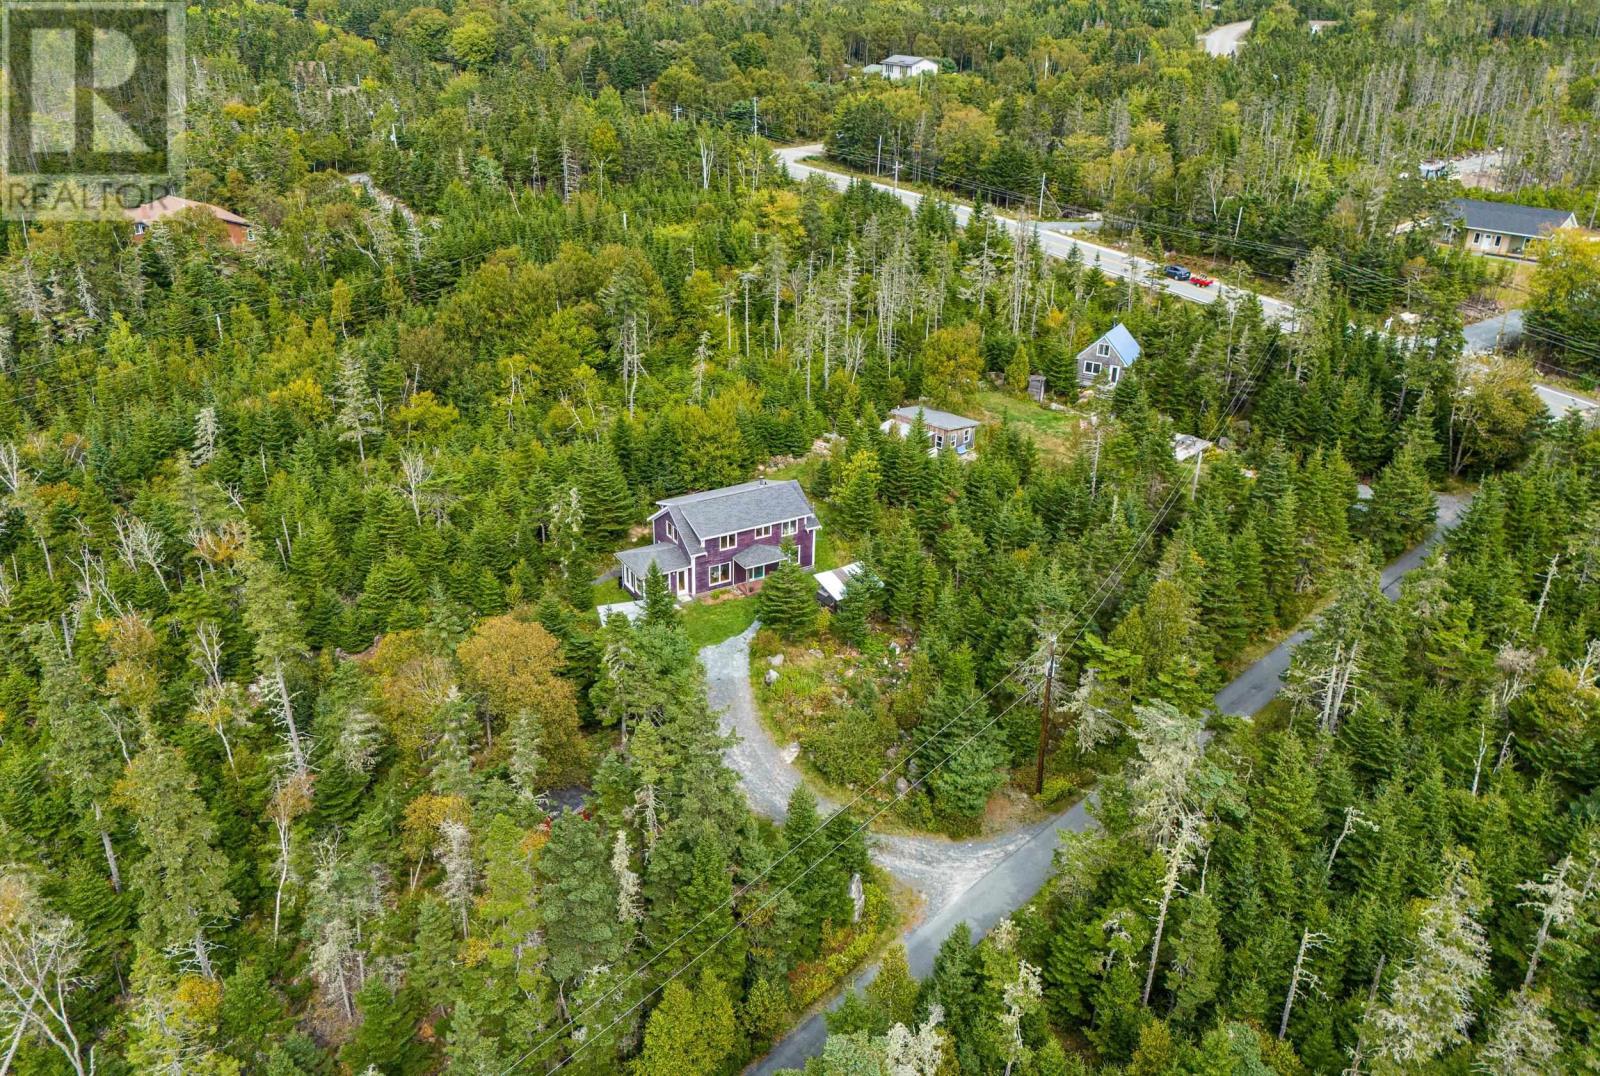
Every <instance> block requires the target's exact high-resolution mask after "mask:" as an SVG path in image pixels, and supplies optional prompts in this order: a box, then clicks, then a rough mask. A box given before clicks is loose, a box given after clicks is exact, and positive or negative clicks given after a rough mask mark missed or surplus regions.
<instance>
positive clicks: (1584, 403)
mask: <svg viewBox="0 0 1600 1076" xmlns="http://www.w3.org/2000/svg"><path fill="white" fill-rule="evenodd" d="M1239 26H1243V27H1244V29H1245V30H1248V29H1249V26H1250V24H1249V23H1248V22H1245V23H1231V24H1229V26H1223V27H1218V28H1217V29H1216V30H1214V31H1212V32H1213V33H1217V32H1220V31H1222V30H1229V29H1232V28H1234V27H1239ZM1243 32H1244V31H1243V30H1241V31H1239V33H1240V34H1242V33H1243ZM776 152H777V155H778V157H779V158H780V159H781V160H782V161H783V163H784V165H785V166H786V167H787V168H788V169H789V174H790V175H791V176H793V177H794V178H795V179H797V180H804V179H806V178H808V177H810V176H821V177H823V178H824V179H825V180H827V181H828V182H829V183H831V184H832V185H833V186H835V187H837V188H838V189H840V190H844V189H845V188H847V187H848V186H849V185H850V183H851V181H852V179H853V177H852V176H848V175H845V174H844V173H842V172H835V171H833V170H831V169H828V168H819V167H817V166H816V165H814V164H807V163H806V158H807V157H820V156H822V153H823V146H822V143H820V142H813V143H810V144H808V145H804V146H788V147H785V148H781V149H779V150H777V151H776ZM872 185H873V186H874V187H876V188H878V189H879V190H881V191H887V192H888V193H890V194H893V195H894V196H895V197H896V198H899V199H900V201H902V202H904V203H905V204H906V205H908V206H910V207H911V208H912V209H915V208H916V207H917V206H918V205H919V204H920V203H921V202H922V195H921V194H919V193H918V192H916V191H911V190H903V189H901V188H900V187H899V185H897V184H892V183H878V182H874V183H873V184H872ZM949 205H950V208H951V209H952V211H954V213H955V217H956V223H957V224H959V225H961V226H962V227H966V224H967V221H968V220H970V219H971V217H972V207H970V206H968V205H966V204H964V203H961V202H954V201H952V202H950V203H949ZM995 220H996V222H997V223H999V224H1002V225H1004V226H1005V227H1006V228H1007V229H1009V230H1010V231H1011V232H1012V234H1018V233H1020V232H1021V230H1022V225H1021V224H1020V223H1019V222H1017V221H1015V220H1011V219H1010V218H1007V217H996V218H995ZM1038 229H1039V231H1038V234H1039V245H1040V246H1041V247H1042V248H1043V249H1044V252H1045V253H1046V254H1049V255H1051V256H1052V257H1056V258H1065V257H1066V256H1067V254H1068V253H1069V252H1070V251H1071V250H1072V249H1073V248H1074V247H1076V248H1077V249H1078V253H1079V254H1080V255H1081V256H1082V258H1083V261H1084V264H1085V265H1098V266H1099V267H1100V271H1101V272H1103V273H1105V274H1106V275H1107V276H1111V277H1116V278H1117V279H1119V280H1126V279H1127V278H1128V275H1129V273H1131V272H1134V271H1135V270H1137V271H1140V272H1143V273H1145V274H1147V275H1149V274H1154V275H1155V277H1156V279H1158V280H1159V281H1160V285H1161V287H1162V289H1163V290H1165V291H1167V292H1169V293H1171V294H1173V295H1175V296H1177V297H1178V298H1180V299H1187V300H1188V301H1189V302H1192V303H1214V302H1216V301H1217V300H1218V299H1221V298H1223V297H1225V296H1228V295H1238V296H1244V295H1249V294H1251V293H1250V292H1248V291H1246V290H1245V289H1242V288H1234V287H1231V286H1229V285H1226V284H1223V283H1221V282H1218V283H1216V284H1213V285H1212V286H1211V287H1209V288H1200V287H1196V286H1195V285H1193V284H1189V283H1184V282H1180V281H1176V280H1168V279H1167V278H1165V277H1163V276H1161V275H1160V272H1161V266H1160V265H1157V264H1155V263H1153V262H1149V261H1146V260H1145V259H1143V258H1134V257H1132V256H1131V255H1128V254H1126V253H1124V252H1122V251H1120V250H1116V249H1115V248H1113V247H1107V246H1101V245H1100V244H1098V243H1089V242H1085V241H1084V240H1082V239H1078V238H1075V237H1074V236H1073V235H1070V234H1068V233H1067V232H1064V231H1059V230H1057V229H1056V228H1054V227H1052V226H1051V225H1050V224H1049V223H1042V224H1039V225H1038ZM1256 299H1257V300H1259V301H1260V303H1261V309H1262V311H1263V312H1264V313H1265V314H1266V315H1267V317H1269V318H1272V319H1274V320H1277V321H1289V320H1290V319H1291V318H1292V317H1293V316H1294V307H1293V306H1291V305H1290V304H1288V303H1286V302H1284V301H1283V300H1282V299H1274V298H1272V297H1271V296H1268V295H1260V294H1257V295H1256ZM1462 335H1463V337H1465V339H1466V350H1467V351H1468V352H1481V351H1492V350H1494V349H1495V348H1496V347H1499V346H1502V345H1504V346H1511V345H1513V344H1515V343H1516V342H1517V341H1518V340H1520V339H1521V338H1522V311H1521V310H1508V311H1506V312H1505V313H1503V314H1498V315H1496V316H1495V317H1492V318H1488V319H1486V320H1484V321H1479V322H1474V323H1473V324H1471V325H1468V326H1466V327H1465V328H1464V329H1463V330H1462ZM1534 391H1535V392H1536V393H1538V395H1539V398H1540V399H1541V400H1543V401H1544V405H1545V407H1546V408H1547V409H1548V410H1549V411H1550V414H1551V415H1552V416H1553V417H1555V418H1561V417H1562V416H1563V415H1565V414H1566V413H1567V412H1568V411H1574V410H1576V411H1589V410H1593V409H1595V408H1597V407H1600V404H1597V403H1596V402H1595V401H1593V400H1589V399H1585V398H1584V397H1582V396H1574V395H1573V394H1571V393H1569V392H1563V391H1562V390H1560V389H1557V388H1552V387H1551V386H1549V385H1535V386H1534Z"/></svg>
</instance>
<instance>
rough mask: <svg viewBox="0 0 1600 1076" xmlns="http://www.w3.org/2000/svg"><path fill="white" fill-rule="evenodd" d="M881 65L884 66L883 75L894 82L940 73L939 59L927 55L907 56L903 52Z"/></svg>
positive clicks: (887, 59)
mask: <svg viewBox="0 0 1600 1076" xmlns="http://www.w3.org/2000/svg"><path fill="white" fill-rule="evenodd" d="M879 66H880V67H882V68H883V77H884V78H886V79H889V80H890V81H892V82H898V81H900V80H901V79H903V78H917V77H918V76H920V75H937V74H938V73H939V61H938V60H930V59H928V57H926V56H906V55H904V54H902V53H896V54H895V55H893V56H890V57H888V58H886V59H885V60H884V61H883V63H882V64H880V65H879Z"/></svg>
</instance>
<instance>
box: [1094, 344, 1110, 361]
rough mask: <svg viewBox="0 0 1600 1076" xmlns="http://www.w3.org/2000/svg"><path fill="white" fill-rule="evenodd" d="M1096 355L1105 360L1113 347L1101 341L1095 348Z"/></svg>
mask: <svg viewBox="0 0 1600 1076" xmlns="http://www.w3.org/2000/svg"><path fill="white" fill-rule="evenodd" d="M1094 353H1095V354H1096V355H1099V356H1100V357H1101V358H1102V359H1103V358H1105V357H1106V356H1107V355H1109V354H1111V345H1110V344H1108V343H1105V342H1104V341H1101V342H1100V343H1098V344H1096V345H1095V346H1094Z"/></svg>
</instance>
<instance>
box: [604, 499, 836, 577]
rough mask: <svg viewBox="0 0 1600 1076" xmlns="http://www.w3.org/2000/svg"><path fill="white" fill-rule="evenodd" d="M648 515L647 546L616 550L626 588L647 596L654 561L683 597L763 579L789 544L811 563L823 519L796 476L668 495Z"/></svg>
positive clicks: (805, 563)
mask: <svg viewBox="0 0 1600 1076" xmlns="http://www.w3.org/2000/svg"><path fill="white" fill-rule="evenodd" d="M656 505H657V506H658V507H657V511H656V512H655V514H654V515H652V516H651V517H650V530H651V537H652V538H654V539H655V540H654V541H653V542H651V543H650V544H649V545H647V546H640V547H638V548H636V549H624V550H622V551H621V552H619V553H617V555H616V557H617V564H618V565H619V566H620V573H619V575H620V579H621V582H622V587H623V589H624V590H626V591H628V593H630V594H633V595H636V596H643V594H644V580H645V576H646V575H647V574H649V571H650V566H651V565H652V564H654V565H655V566H656V567H658V568H660V569H661V572H662V574H664V575H665V576H666V577H667V586H668V587H670V588H671V590H672V592H673V593H674V594H676V595H678V597H680V598H693V597H695V596H696V595H699V594H705V593H708V592H710V591H713V590H720V589H722V588H723V587H734V586H747V585H751V584H755V585H759V583H760V581H761V580H763V579H765V578H766V576H767V574H768V573H769V572H771V571H772V570H773V569H774V568H776V567H777V566H778V564H779V563H781V562H782V561H783V558H784V555H783V543H785V542H792V543H793V544H794V547H795V563H797V564H799V566H800V567H802V568H809V567H811V565H812V563H813V562H814V560H815V558H816V549H817V532H818V531H819V530H821V529H822V524H821V523H820V522H818V520H817V514H816V512H815V511H813V510H812V508H811V502H810V501H809V500H807V499H806V495H805V491H803V490H802V489H801V488H800V483H798V482H796V481H794V480H793V479H784V480H782V481H773V480H768V479H765V478H758V479H756V480H755V481H753V482H742V483H740V484H739V485H737V486H725V487H723V488H722V489H713V490H707V491H705V492H703V493H690V494H686V495H684V496H682V497H666V498H664V499H662V500H659V501H657V502H656Z"/></svg>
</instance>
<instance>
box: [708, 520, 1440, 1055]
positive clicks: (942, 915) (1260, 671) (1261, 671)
mask: <svg viewBox="0 0 1600 1076" xmlns="http://www.w3.org/2000/svg"><path fill="white" fill-rule="evenodd" d="M1467 501H1468V498H1466V497H1455V496H1449V495H1440V498H1439V518H1438V524H1437V526H1436V527H1435V529H1434V532H1433V534H1432V535H1430V536H1429V537H1428V540H1427V541H1425V542H1423V543H1422V544H1421V545H1419V546H1417V547H1416V548H1414V549H1411V550H1409V551H1408V552H1406V553H1405V554H1403V555H1402V556H1401V557H1400V558H1399V559H1398V560H1396V561H1394V562H1393V563H1392V564H1390V565H1389V566H1388V567H1386V568H1385V569H1384V570H1383V590H1384V593H1385V594H1388V595H1389V596H1390V597H1391V598H1392V597H1394V596H1395V595H1396V594H1398V592H1399V590H1398V588H1399V583H1400V579H1401V578H1402V577H1403V576H1404V575H1405V574H1406V573H1407V572H1409V571H1411V570H1412V569H1414V568H1416V567H1417V566H1418V565H1419V564H1421V563H1422V561H1423V559H1424V558H1425V557H1426V556H1427V553H1428V551H1429V550H1430V549H1431V548H1432V547H1433V546H1434V544H1436V543H1437V542H1438V541H1439V539H1440V538H1441V537H1442V536H1443V535H1444V533H1445V532H1446V531H1448V530H1450V529H1451V528H1452V527H1454V526H1455V524H1456V523H1457V522H1458V521H1459V520H1460V518H1461V513H1462V511H1463V510H1464V509H1465V508H1466V505H1467ZM1307 634H1308V632H1307V631H1301V632H1298V633H1296V634H1295V635H1294V636H1292V637H1291V638H1290V639H1288V640H1287V641H1285V642H1284V643H1283V644H1282V645H1281V646H1279V647H1278V648H1277V649H1275V650H1273V651H1272V653H1270V654H1268V655H1267V656H1266V657H1264V658H1262V659H1261V660H1260V661H1258V662H1256V663H1255V664H1254V665H1252V666H1250V668H1248V669H1246V670H1245V671H1244V672H1243V673H1241V674H1240V675H1239V677H1238V678H1237V679H1235V680H1234V681H1233V682H1232V683H1230V684H1228V685H1227V686H1226V687H1224V688H1223V689H1222V690H1221V691H1219V692H1218V693H1217V695H1216V697H1215V699H1214V700H1213V703H1214V705H1215V706H1216V708H1217V710H1218V712H1220V713H1224V714H1235V715H1239V716H1244V717H1248V716H1251V715H1252V714H1254V713H1256V712H1257V711H1258V710H1260V709H1261V707H1262V706H1265V705H1266V704H1267V703H1268V702H1269V701H1271V699H1272V697H1273V696H1274V695H1276V694H1277V693H1278V689H1279V688H1280V687H1281V686H1282V683H1283V679H1282V678H1283V674H1284V672H1285V671H1286V670H1287V669H1288V667H1289V656H1290V655H1291V654H1292V653H1293V650H1294V647H1295V645H1296V644H1298V643H1299V642H1300V641H1301V640H1302V639H1304V638H1305V637H1306V635H1307ZM722 645H723V646H726V645H727V644H722ZM717 650H719V648H718V647H707V648H706V649H705V650H703V651H701V657H702V659H705V658H706V656H707V655H708V654H711V653H712V652H713V651H717ZM745 650H746V651H748V641H746V645H745ZM727 656H731V649H730V651H728V652H726V653H723V654H716V655H714V658H715V659H722V658H724V657H727ZM711 668H712V666H711V664H710V663H709V662H708V664H707V671H708V675H709V674H710V670H711ZM748 685H749V680H748V677H746V680H745V686H746V688H747V689H748ZM711 690H712V692H713V696H712V701H713V703H714V704H715V703H717V702H718V698H719V697H718V696H717V695H716V694H715V692H716V687H715V681H714V680H713V686H712V689H711ZM726 698H727V696H726V695H724V696H722V699H724V700H726ZM724 704H725V702H724ZM750 719H751V720H752V721H754V706H753V703H752V705H751V718H750ZM754 723H755V725H756V727H757V728H760V723H759V722H758V721H756V722H754ZM724 727H725V728H729V727H731V728H733V729H734V730H735V731H741V729H742V725H741V723H740V722H739V721H737V720H736V721H734V722H733V723H732V724H731V725H730V724H729V723H727V722H725V724H724ZM761 735H762V736H763V737H765V731H764V730H763V731H762V733H761ZM1206 738H1207V739H1209V734H1206ZM767 741H768V742H769V743H770V742H771V740H770V737H767ZM773 750H774V751H776V748H775V747H774V748H773ZM755 757H756V756H753V755H741V754H740V748H739V747H735V748H734V749H733V750H732V751H731V752H730V754H729V758H728V762H729V764H730V765H732V766H733V767H734V768H735V769H739V770H740V776H741V779H743V778H744V773H745V771H744V770H743V769H742V768H741V767H742V766H745V765H757V763H755V762H753V761H752V760H753V759H754V758H755ZM760 765H765V766H769V767H770V766H771V765H772V764H771V761H770V759H768V761H766V762H765V763H760ZM778 768H780V769H790V770H792V767H790V766H789V764H788V762H786V761H780V763H779V765H778ZM771 779H772V778H771V775H770V774H768V773H760V772H759V771H758V776H757V778H756V779H755V780H754V781H753V782H752V783H753V784H755V785H756V786H758V787H760V786H763V785H765V784H766V783H767V782H769V781H770V780H771ZM779 780H788V779H785V778H780V779H779ZM792 780H793V781H795V782H798V780H799V775H798V773H795V774H794V777H793V779H792ZM747 787H749V786H747ZM788 787H790V788H791V789H792V788H793V787H794V786H793V784H789V786H788ZM751 802H752V804H753V805H754V804H756V803H757V801H756V800H752V801H751ZM766 802H768V803H769V804H770V802H771V799H770V798H768V799H767V801H766ZM757 809H758V810H760V809H761V808H760V807H759V806H758V807H757ZM1093 825H1094V819H1093V818H1091V817H1090V815H1089V812H1088V804H1087V801H1085V802H1082V803H1078V804H1077V805H1075V806H1074V807H1072V808H1071V809H1070V810H1068V811H1064V812H1062V813H1061V814H1059V815H1056V816H1055V817H1054V818H1050V819H1046V820H1045V821H1044V822H1041V823H1039V824H1037V825H1035V826H1032V827H1029V828H1028V829H1026V830H1024V831H1022V832H1021V833H1020V834H1014V835H1013V837H1012V838H1011V839H1010V840H1012V847H1011V850H1010V851H1008V852H1006V853H1005V854H1004V855H1002V856H1001V857H1000V858H999V861H998V862H995V863H993V865H992V866H991V867H989V868H987V870H986V873H984V874H983V875H982V876H981V877H979V878H977V879H976V880H974V881H972V882H971V883H970V884H968V885H966V887H965V888H964V889H962V891H961V892H959V893H958V894H956V895H955V896H954V897H953V898H950V897H946V899H945V900H944V902H943V903H942V904H941V905H940V906H939V907H937V908H935V909H931V910H930V913H929V916H928V918H926V919H924V920H923V921H922V922H921V923H919V924H917V925H916V926H915V927H913V928H912V929H911V930H910V931H909V932H907V934H906V935H905V938H904V943H905V947H906V960H907V963H908V964H909V965H910V967H911V974H913V975H915V976H917V977H919V978H920V977H922V976H924V975H926V974H927V973H928V972H929V971H930V970H931V969H932V967H933V959H934V957H935V956H937V955H938V952H939V946H940V945H942V944H943V943H944V940H945V938H946V937H948V936H949V934H950V931H951V930H953V929H954V928H955V927H957V926H959V925H960V924H962V923H965V924H967V926H969V927H970V928H971V929H972V933H973V936H974V937H981V936H982V935H983V934H985V933H987V932H988V931H989V929H990V928H991V927H993V926H994V925H995V924H996V923H997V922H999V921H1000V920H1001V919H1002V918H1004V917H1005V916H1007V915H1010V914H1011V913H1012V912H1013V911H1015V910H1016V909H1018V908H1020V907H1022V906H1023V905H1024V904H1026V903H1027V902H1028V901H1029V900H1031V899H1032V898H1033V896H1034V894H1035V893H1037V892H1038V891H1039V890H1040V889H1041V888H1042V887H1043V886H1044V884H1045V882H1046V881H1048V880H1049V878H1050V872H1051V866H1052V865H1053V862H1054V857H1055V851H1056V849H1057V848H1059V847H1060V846H1061V840H1062V837H1063V835H1064V834H1067V833H1082V832H1084V831H1085V830H1087V829H1089V828H1090V827H1091V826H1093ZM881 840H882V838H875V841H881ZM946 843H947V844H953V843H957V842H946ZM877 854H878V853H877V852H876V851H875V852H874V855H877ZM876 974H877V967H876V966H874V967H870V968H867V969H866V970H865V971H863V972H862V973H861V974H860V975H858V976H857V977H856V979H855V980H854V982H853V983H852V984H851V987H850V989H852V990H858V989H861V988H863V987H865V986H866V985H867V984H868V983H870V982H871V981H872V979H873V977H874V976H875V975H876ZM842 1000H843V994H842V993H841V994H840V995H839V996H836V997H835V998H834V999H833V1001H831V1002H830V1003H829V1005H828V1008H830V1009H831V1008H834V1007H836V1006H837V1005H838V1004H839V1003H840V1002H841V1001H842ZM827 1036H828V1028H827V1024H826V1022H825V1021H824V1019H823V1017H822V1015H821V1014H817V1015H814V1016H812V1017H810V1018H809V1019H807V1020H806V1021H805V1022H804V1023H802V1024H801V1025H800V1026H799V1027H797V1028H795V1029H794V1030H793V1031H792V1032H790V1033H789V1034H788V1035H787V1036H786V1037H785V1038H783V1039H782V1040H781V1041H779V1042H778V1043H777V1045H775V1046H774V1047H773V1048H772V1050H771V1052H769V1053H768V1054H767V1056H766V1057H764V1058H762V1059H761V1060H759V1061H757V1062H755V1063H753V1064H752V1065H751V1066H750V1067H749V1068H748V1069H746V1070H745V1071H746V1073H749V1074H756V1076H767V1074H771V1073H776V1072H778V1071H780V1070H783V1069H797V1068H800V1067H801V1066H803V1065H804V1064H805V1062H806V1059H807V1058H809V1057H813V1056H815V1055H817V1054H818V1053H820V1052H821V1051H822V1044H823V1042H824V1041H825V1040H826V1039H827Z"/></svg>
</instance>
